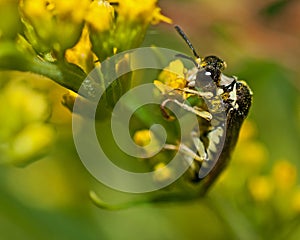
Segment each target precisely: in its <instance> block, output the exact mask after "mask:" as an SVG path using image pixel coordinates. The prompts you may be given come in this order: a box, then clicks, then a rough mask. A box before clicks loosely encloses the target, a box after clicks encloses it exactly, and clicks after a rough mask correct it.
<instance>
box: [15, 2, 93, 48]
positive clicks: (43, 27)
mask: <svg viewBox="0 0 300 240" xmlns="http://www.w3.org/2000/svg"><path fill="white" fill-rule="evenodd" d="M89 4H90V0H82V1H81V0H75V1H71V0H64V1H62V0H60V1H59V0H22V1H20V10H21V13H22V16H23V20H24V22H25V26H26V37H27V39H28V40H29V42H30V43H31V44H32V45H33V47H34V48H35V49H36V50H37V51H39V52H42V53H44V52H50V51H51V50H55V52H56V53H60V52H63V51H64V50H66V49H67V48H71V47H73V46H74V45H75V44H76V42H77V41H78V39H79V37H80V34H81V30H82V27H83V21H84V17H85V16H86V14H87V10H88V6H89ZM30 25H31V26H30Z"/></svg>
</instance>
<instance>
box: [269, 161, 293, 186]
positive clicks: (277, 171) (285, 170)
mask: <svg viewBox="0 0 300 240" xmlns="http://www.w3.org/2000/svg"><path fill="white" fill-rule="evenodd" d="M272 175H273V178H274V181H275V183H276V187H278V189H279V190H289V189H291V188H292V187H293V186H294V185H295V184H296V180H297V169H296V167H295V166H294V165H293V164H291V163H290V162H289V161H286V160H280V161H277V162H276V163H275V165H274V167H273V170H272Z"/></svg>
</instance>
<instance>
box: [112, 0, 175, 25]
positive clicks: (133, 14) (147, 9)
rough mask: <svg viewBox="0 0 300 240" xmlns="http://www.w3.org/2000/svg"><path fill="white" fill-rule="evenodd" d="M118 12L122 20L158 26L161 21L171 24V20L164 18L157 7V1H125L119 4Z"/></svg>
mask: <svg viewBox="0 0 300 240" xmlns="http://www.w3.org/2000/svg"><path fill="white" fill-rule="evenodd" d="M116 10H117V12H118V14H119V16H120V18H121V19H122V21H123V19H125V20H126V21H129V22H141V23H143V24H150V23H152V24H157V23H159V22H160V21H164V22H167V23H171V22H172V21H171V19H169V18H167V17H165V16H163V15H162V14H161V13H160V11H161V9H160V8H159V7H157V0H124V1H120V2H119V6H117V7H116Z"/></svg>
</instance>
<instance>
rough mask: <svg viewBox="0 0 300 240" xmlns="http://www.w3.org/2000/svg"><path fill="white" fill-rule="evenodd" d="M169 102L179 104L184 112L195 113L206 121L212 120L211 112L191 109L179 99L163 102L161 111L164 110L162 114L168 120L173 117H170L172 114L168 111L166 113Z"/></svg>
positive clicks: (169, 99)
mask: <svg viewBox="0 0 300 240" xmlns="http://www.w3.org/2000/svg"><path fill="white" fill-rule="evenodd" d="M168 102H173V103H175V104H177V105H178V106H180V107H181V108H183V109H184V110H186V111H189V112H191V113H194V114H196V115H197V116H199V117H201V118H204V119H206V120H207V121H210V120H211V119H212V115H211V114H210V113H209V112H207V111H202V110H198V109H196V108H194V107H191V106H189V105H187V104H185V103H181V102H179V101H178V100H177V99H171V98H168V99H166V100H164V101H163V102H162V104H161V105H160V108H161V110H162V112H163V115H164V116H165V117H166V118H168V119H170V118H171V117H170V114H169V113H167V111H166V109H165V108H166V104H167V103H168Z"/></svg>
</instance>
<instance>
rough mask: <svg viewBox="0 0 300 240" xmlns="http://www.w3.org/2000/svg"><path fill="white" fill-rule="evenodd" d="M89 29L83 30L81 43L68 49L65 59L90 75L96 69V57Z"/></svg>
mask: <svg viewBox="0 0 300 240" xmlns="http://www.w3.org/2000/svg"><path fill="white" fill-rule="evenodd" d="M91 48H92V45H91V42H90V38H89V32H88V29H87V27H85V28H83V31H82V35H81V38H80V40H79V42H78V43H77V44H76V45H75V46H74V47H73V48H71V49H68V50H67V51H66V54H65V58H66V59H67V61H68V62H70V63H74V64H76V65H78V66H79V67H81V68H82V69H83V70H85V72H86V73H89V72H90V71H91V70H92V69H93V67H94V59H95V58H94V56H93V53H92V50H91Z"/></svg>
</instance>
